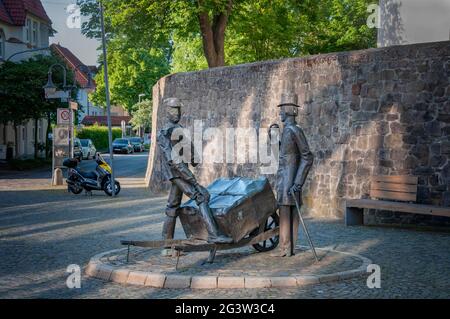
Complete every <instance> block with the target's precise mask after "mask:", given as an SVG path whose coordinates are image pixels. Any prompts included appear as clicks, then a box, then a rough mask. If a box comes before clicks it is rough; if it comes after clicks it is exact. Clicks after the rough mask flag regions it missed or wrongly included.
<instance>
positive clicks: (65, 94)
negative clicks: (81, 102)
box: [45, 91, 70, 101]
mask: <svg viewBox="0 0 450 319" xmlns="http://www.w3.org/2000/svg"><path fill="white" fill-rule="evenodd" d="M69 93H70V92H69V91H56V92H55V93H52V94H45V98H46V99H61V100H65V101H66V100H68V99H69Z"/></svg>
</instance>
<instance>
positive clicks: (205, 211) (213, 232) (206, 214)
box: [199, 203, 233, 244]
mask: <svg viewBox="0 0 450 319" xmlns="http://www.w3.org/2000/svg"><path fill="white" fill-rule="evenodd" d="M199 208H200V213H201V214H202V217H203V221H204V222H205V225H206V230H207V231H208V242H209V243H214V244H230V243H232V242H233V238H231V237H227V236H224V235H219V230H218V227H217V224H216V221H215V220H214V218H213V216H212V213H211V210H210V208H209V206H208V204H207V203H201V204H200V205H199Z"/></svg>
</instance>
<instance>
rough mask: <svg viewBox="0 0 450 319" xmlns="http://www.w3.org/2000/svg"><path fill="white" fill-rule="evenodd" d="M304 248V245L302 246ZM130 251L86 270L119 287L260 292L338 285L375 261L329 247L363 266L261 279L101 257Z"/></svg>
mask: <svg viewBox="0 0 450 319" xmlns="http://www.w3.org/2000/svg"><path fill="white" fill-rule="evenodd" d="M300 247H304V246H300ZM126 249H127V248H120V249H114V250H110V251H107V252H103V253H100V254H98V255H95V256H93V257H92V258H91V260H90V261H89V264H88V265H87V267H86V269H85V274H86V275H87V276H88V277H92V278H97V279H101V280H103V281H110V282H115V283H119V284H126V285H133V286H142V287H144V286H146V287H152V288H160V289H188V288H190V289H256V288H297V287H304V286H308V285H315V284H319V283H328V282H336V281H341V280H347V279H351V278H357V277H361V276H363V275H365V274H367V266H368V265H369V264H371V263H372V261H371V260H370V259H369V258H367V257H364V256H361V255H358V254H353V253H348V252H343V251H338V250H334V249H329V248H316V250H321V251H328V252H330V251H332V252H335V253H340V254H343V255H348V256H353V257H357V258H359V259H360V260H361V261H362V265H361V266H359V267H358V268H356V269H351V270H346V271H341V272H336V273H332V274H324V275H314V274H311V275H309V274H307V275H299V274H292V275H290V276H282V277H280V276H276V277H267V276H265V277H259V276H211V275H205V276H183V275H177V274H165V273H155V272H145V271H137V270H136V271H131V270H129V269H126V268H119V267H114V266H111V265H108V264H105V263H103V262H102V261H101V258H102V257H104V256H106V255H110V254H113V253H118V252H121V251H124V250H126Z"/></svg>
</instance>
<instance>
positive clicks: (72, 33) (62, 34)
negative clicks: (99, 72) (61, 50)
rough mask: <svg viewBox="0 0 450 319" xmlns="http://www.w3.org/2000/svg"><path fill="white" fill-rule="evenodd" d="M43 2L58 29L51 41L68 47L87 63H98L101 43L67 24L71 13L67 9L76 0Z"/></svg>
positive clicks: (49, 0)
mask: <svg viewBox="0 0 450 319" xmlns="http://www.w3.org/2000/svg"><path fill="white" fill-rule="evenodd" d="M41 2H42V4H43V5H44V8H45V10H46V11H47V15H48V16H49V17H50V19H51V20H52V22H53V29H55V30H56V31H57V33H56V34H55V36H54V37H52V38H50V42H51V43H59V44H60V45H62V46H63V47H66V48H68V49H69V50H70V51H72V52H73V54H75V55H76V56H77V57H78V58H79V59H80V60H81V61H82V62H83V63H84V64H86V65H97V55H98V51H97V48H98V47H99V45H100V43H99V42H98V41H96V40H92V39H88V38H86V37H85V36H84V35H82V34H81V30H80V29H77V28H69V26H68V24H67V20H68V19H70V13H67V12H66V9H67V7H68V6H69V5H70V4H75V3H76V0H41ZM82 21H84V20H82Z"/></svg>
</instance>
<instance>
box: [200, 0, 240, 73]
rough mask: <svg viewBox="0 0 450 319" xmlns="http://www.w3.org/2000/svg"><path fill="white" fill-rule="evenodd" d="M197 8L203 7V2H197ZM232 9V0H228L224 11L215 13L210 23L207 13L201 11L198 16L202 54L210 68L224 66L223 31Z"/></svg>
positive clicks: (201, 0)
mask: <svg viewBox="0 0 450 319" xmlns="http://www.w3.org/2000/svg"><path fill="white" fill-rule="evenodd" d="M198 6H199V8H201V7H202V6H203V0H198ZM232 7H233V0H228V3H227V6H226V8H225V11H222V12H218V13H215V15H214V16H213V19H212V23H211V21H210V18H209V14H208V11H206V10H205V11H201V12H200V13H199V14H198V20H199V23H200V31H201V33H202V42H203V53H204V54H205V57H206V61H207V62H208V67H210V68H214V67H219V66H224V65H225V30H226V28H227V24H228V17H229V16H230V13H231V9H232Z"/></svg>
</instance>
